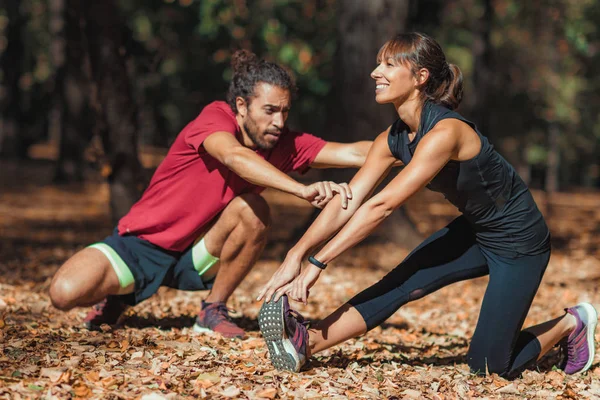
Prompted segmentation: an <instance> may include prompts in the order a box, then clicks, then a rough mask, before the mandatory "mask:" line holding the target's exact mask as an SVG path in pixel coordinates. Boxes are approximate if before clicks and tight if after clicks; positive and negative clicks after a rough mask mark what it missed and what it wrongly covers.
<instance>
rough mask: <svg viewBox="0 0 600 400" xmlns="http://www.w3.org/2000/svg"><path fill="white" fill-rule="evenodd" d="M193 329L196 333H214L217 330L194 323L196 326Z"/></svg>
mask: <svg viewBox="0 0 600 400" xmlns="http://www.w3.org/2000/svg"><path fill="white" fill-rule="evenodd" d="M192 329H193V331H194V332H196V333H214V332H215V331H213V330H212V329H210V328H205V327H203V326H200V325H198V324H194V327H193V328H192Z"/></svg>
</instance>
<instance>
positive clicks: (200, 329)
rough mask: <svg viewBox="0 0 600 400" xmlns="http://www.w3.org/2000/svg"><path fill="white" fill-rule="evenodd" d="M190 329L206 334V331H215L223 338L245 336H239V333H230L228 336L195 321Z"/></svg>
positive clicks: (241, 337) (240, 337)
mask: <svg viewBox="0 0 600 400" xmlns="http://www.w3.org/2000/svg"><path fill="white" fill-rule="evenodd" d="M192 330H193V331H194V332H196V333H203V334H206V333H216V334H219V335H221V337H223V338H225V339H244V338H245V337H246V335H245V334H244V335H241V336H240V335H230V336H228V335H224V334H223V333H221V332H216V331H213V330H212V329H210V328H205V327H204V326H201V325H198V324H197V323H195V324H194V326H193V327H192Z"/></svg>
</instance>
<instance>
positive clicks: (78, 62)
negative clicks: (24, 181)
mask: <svg viewBox="0 0 600 400" xmlns="http://www.w3.org/2000/svg"><path fill="white" fill-rule="evenodd" d="M52 3H53V5H54V8H55V10H56V11H58V10H59V9H60V7H61V6H62V8H63V16H64V24H60V23H59V22H58V21H57V27H60V26H61V25H64V30H63V32H60V30H57V32H55V35H57V37H56V38H55V40H56V42H55V47H56V48H54V49H53V51H54V52H56V54H55V55H54V58H56V61H57V62H60V61H61V56H62V58H63V60H64V61H63V62H62V64H58V65H59V68H58V71H57V76H56V80H57V83H56V85H57V86H56V92H55V93H56V94H55V97H56V98H55V101H56V105H57V107H58V113H57V114H58V118H59V120H60V122H59V127H58V128H59V132H60V139H59V156H58V162H57V166H56V172H55V181H58V182H73V181H82V180H83V178H84V177H83V169H84V162H85V160H84V151H85V148H86V146H87V144H88V143H89V141H90V139H91V137H92V130H91V124H90V122H89V121H90V120H91V115H90V108H89V95H88V93H89V77H88V76H87V74H86V68H85V60H86V53H85V45H84V35H83V27H82V25H83V3H82V1H81V0H66V3H65V2H64V1H63V0H52ZM61 3H62V4H61ZM55 18H58V17H55ZM61 37H62V38H63V40H62V43H64V44H65V45H66V51H65V49H64V48H63V49H61V39H60V38H61ZM61 53H62V54H61Z"/></svg>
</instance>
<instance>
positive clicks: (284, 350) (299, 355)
mask: <svg viewBox="0 0 600 400" xmlns="http://www.w3.org/2000/svg"><path fill="white" fill-rule="evenodd" d="M258 325H259V326H260V332H261V333H262V335H263V337H264V338H265V342H266V343H267V348H268V349H269V356H270V358H271V362H272V363H273V365H274V366H275V368H277V369H278V370H286V371H292V372H298V371H300V368H301V367H302V366H303V365H304V363H306V359H307V357H306V355H307V348H306V346H307V345H308V331H307V323H306V322H305V321H304V318H303V317H302V315H300V314H299V313H298V312H296V311H294V310H292V309H290V304H289V302H288V299H287V296H281V297H280V298H279V300H277V301H276V302H270V303H266V302H265V303H263V305H262V307H261V309H260V312H259V313H258Z"/></svg>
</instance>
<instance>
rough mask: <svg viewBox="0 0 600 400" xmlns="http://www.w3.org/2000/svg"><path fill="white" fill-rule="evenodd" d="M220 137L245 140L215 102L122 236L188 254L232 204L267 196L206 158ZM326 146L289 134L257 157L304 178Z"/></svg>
mask: <svg viewBox="0 0 600 400" xmlns="http://www.w3.org/2000/svg"><path fill="white" fill-rule="evenodd" d="M220 131H224V132H230V133H231V134H232V135H235V136H236V137H237V138H238V140H239V138H241V132H240V127H239V125H238V123H237V120H236V118H235V114H234V112H233V111H232V110H231V108H230V107H229V105H228V104H227V103H225V102H222V101H215V102H213V103H211V104H209V105H208V106H206V107H205V108H204V109H203V110H202V112H201V113H200V115H198V117H197V118H196V119H195V120H193V121H192V122H190V123H189V124H188V125H187V126H186V127H185V128H184V129H183V130H182V131H181V132H180V133H179V135H178V136H177V138H176V139H175V142H174V143H173V145H172V146H171V148H170V149H169V152H168V153H167V156H166V157H165V159H164V160H163V161H162V162H161V164H160V165H159V166H158V168H157V169H156V172H155V173H154V176H153V177H152V180H151V181H150V185H149V186H148V188H147V189H146V191H145V192H144V194H143V195H142V198H141V199H140V200H139V201H138V202H137V203H135V204H134V205H133V207H132V208H131V210H130V211H129V213H127V215H125V216H124V217H123V218H122V219H121V220H120V221H119V234H121V235H125V234H129V235H136V236H138V237H140V238H142V239H145V240H148V241H149V242H151V243H153V244H155V245H157V246H160V247H162V248H164V249H167V250H173V251H183V250H185V249H186V248H187V247H188V246H190V245H191V244H192V243H193V242H194V240H196V239H197V236H198V234H199V232H200V231H201V230H202V228H203V227H204V226H205V225H206V224H207V223H209V222H210V221H211V220H212V219H213V218H214V217H215V216H216V215H217V214H219V213H220V212H221V211H222V210H223V209H224V208H225V206H227V204H228V203H229V202H230V201H231V200H232V199H233V198H235V197H236V196H239V195H241V194H244V193H260V192H261V191H262V190H264V188H263V187H259V186H256V185H254V184H251V183H250V182H247V181H245V180H243V179H242V178H240V177H239V176H238V175H236V174H235V173H234V172H233V171H231V170H230V169H228V168H227V167H225V166H224V165H223V164H221V163H220V162H219V161H218V160H217V159H215V158H213V157H212V156H211V155H210V154H208V153H207V152H206V150H205V149H204V147H203V146H202V142H203V141H204V139H206V138H207V137H208V136H209V135H210V134H211V133H214V132H220ZM325 144H326V142H325V141H324V140H322V139H319V138H317V137H315V136H313V135H310V134H308V133H299V132H291V131H287V132H285V133H284V134H283V135H281V137H280V138H279V142H278V143H277V145H276V146H275V147H274V148H273V149H272V150H266V151H265V150H256V154H258V155H259V156H260V157H262V158H264V159H265V160H267V161H269V162H270V163H271V164H273V165H274V166H275V167H277V168H278V169H279V170H281V171H283V172H290V171H299V172H301V173H303V172H305V171H306V170H307V169H308V167H309V166H310V164H311V163H312V162H313V160H314V159H315V157H316V156H317V154H318V153H319V152H320V151H321V149H322V148H323V146H325Z"/></svg>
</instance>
